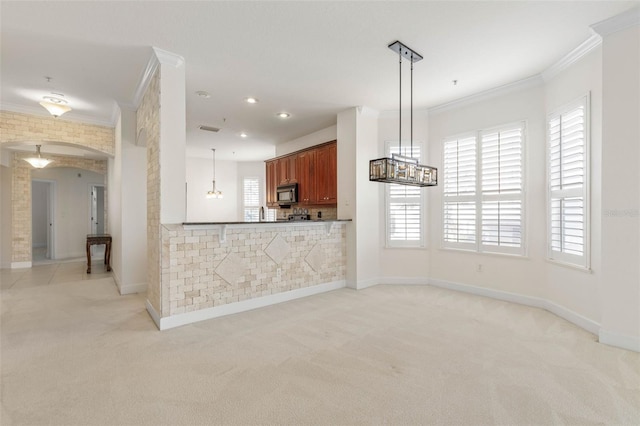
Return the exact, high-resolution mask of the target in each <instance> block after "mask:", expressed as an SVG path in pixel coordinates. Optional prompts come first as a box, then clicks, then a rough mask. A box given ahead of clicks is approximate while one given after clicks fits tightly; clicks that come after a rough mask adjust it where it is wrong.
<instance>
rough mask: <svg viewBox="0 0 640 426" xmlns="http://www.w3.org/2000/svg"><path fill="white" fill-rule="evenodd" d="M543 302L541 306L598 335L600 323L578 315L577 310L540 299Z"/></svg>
mask: <svg viewBox="0 0 640 426" xmlns="http://www.w3.org/2000/svg"><path fill="white" fill-rule="evenodd" d="M540 300H541V301H542V303H543V306H541V308H543V309H545V310H547V311H549V312H551V313H553V314H556V315H557V316H559V317H560V318H564V319H566V320H567V321H569V322H570V323H572V324H575V325H577V326H578V327H580V328H583V329H585V330H587V331H588V332H589V333H593V334H595V335H598V334H599V332H600V324H598V323H597V322H595V321H593V320H590V319H589V318H587V317H585V316H582V315H580V314H579V313H577V312H574V311H572V310H571V309H567V308H565V307H564V306H561V305H558V304H556V303H554V302H551V301H549V300H544V299H540Z"/></svg>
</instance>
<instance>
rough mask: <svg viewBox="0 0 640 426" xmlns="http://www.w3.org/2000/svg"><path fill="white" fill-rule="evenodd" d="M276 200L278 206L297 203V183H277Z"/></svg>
mask: <svg viewBox="0 0 640 426" xmlns="http://www.w3.org/2000/svg"><path fill="white" fill-rule="evenodd" d="M276 193H277V198H276V199H277V200H278V204H279V205H280V206H290V205H292V204H297V203H298V184H297V183H288V184H286V185H279V186H278V188H277V189H276Z"/></svg>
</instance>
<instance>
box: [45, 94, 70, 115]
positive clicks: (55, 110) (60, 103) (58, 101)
mask: <svg viewBox="0 0 640 426" xmlns="http://www.w3.org/2000/svg"><path fill="white" fill-rule="evenodd" d="M52 95H55V96H44V97H43V98H42V99H43V101H42V102H40V105H42V106H43V107H44V108H45V109H46V110H47V111H49V114H51V115H53V116H54V117H55V118H58V117H60V116H61V115H62V114H64V113H65V112H69V111H71V107H70V106H68V105H67V101H66V100H64V99H63V96H64V95H63V94H62V93H52Z"/></svg>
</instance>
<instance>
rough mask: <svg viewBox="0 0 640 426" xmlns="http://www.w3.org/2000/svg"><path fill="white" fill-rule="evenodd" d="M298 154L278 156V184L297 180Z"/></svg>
mask: <svg viewBox="0 0 640 426" xmlns="http://www.w3.org/2000/svg"><path fill="white" fill-rule="evenodd" d="M296 157H297V155H296V154H292V155H287V156H286V157H281V158H278V159H277V160H276V161H277V162H278V172H277V173H278V185H286V184H288V183H294V182H297V180H296Z"/></svg>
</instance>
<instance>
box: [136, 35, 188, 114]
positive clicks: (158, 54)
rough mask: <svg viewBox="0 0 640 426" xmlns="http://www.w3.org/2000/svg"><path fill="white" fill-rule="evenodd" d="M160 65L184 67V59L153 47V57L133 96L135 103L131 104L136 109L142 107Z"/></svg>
mask: <svg viewBox="0 0 640 426" xmlns="http://www.w3.org/2000/svg"><path fill="white" fill-rule="evenodd" d="M160 64H162V65H169V66H172V67H175V68H179V67H181V66H184V58H183V57H182V56H180V55H176V54H175V53H171V52H167V51H166V50H162V49H158V48H157V47H151V57H150V58H149V62H147V67H146V68H145V70H144V71H143V73H142V75H141V76H140V82H139V83H138V87H137V88H136V91H135V93H134V94H133V102H131V105H134V107H135V109H138V107H139V106H140V102H142V97H143V96H144V93H145V92H146V91H147V87H149V83H150V82H151V78H152V77H153V74H154V73H155V72H156V70H157V69H158V67H159V66H160Z"/></svg>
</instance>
